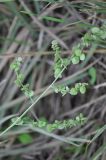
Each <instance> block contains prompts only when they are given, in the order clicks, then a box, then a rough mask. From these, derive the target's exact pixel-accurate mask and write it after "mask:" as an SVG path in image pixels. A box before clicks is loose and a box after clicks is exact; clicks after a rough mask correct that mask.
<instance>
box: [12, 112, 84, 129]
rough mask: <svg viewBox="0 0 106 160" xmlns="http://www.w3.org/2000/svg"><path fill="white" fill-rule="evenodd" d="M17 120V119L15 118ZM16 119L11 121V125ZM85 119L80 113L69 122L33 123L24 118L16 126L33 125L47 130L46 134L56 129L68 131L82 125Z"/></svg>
mask: <svg viewBox="0 0 106 160" xmlns="http://www.w3.org/2000/svg"><path fill="white" fill-rule="evenodd" d="M17 118H18V117H17ZM15 120H16V119H15V118H13V119H12V123H13V122H14V121H15ZM86 121H87V119H86V118H85V117H84V116H83V114H81V113H80V115H79V116H77V117H76V118H75V119H69V120H63V121H58V120H55V121H54V123H48V122H47V120H45V119H40V120H38V121H34V120H32V119H30V118H27V117H24V118H22V119H20V120H19V122H17V123H16V125H28V124H30V125H33V127H38V128H43V129H45V130H47V131H48V132H52V131H54V130H56V129H58V130H62V129H68V128H71V127H76V126H79V125H83V124H84V123H85V122H86Z"/></svg>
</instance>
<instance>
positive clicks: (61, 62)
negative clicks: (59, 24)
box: [52, 40, 70, 78]
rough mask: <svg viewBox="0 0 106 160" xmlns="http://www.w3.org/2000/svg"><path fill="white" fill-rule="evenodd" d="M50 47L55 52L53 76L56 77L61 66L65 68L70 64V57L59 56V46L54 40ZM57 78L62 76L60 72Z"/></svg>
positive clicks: (61, 68)
mask: <svg viewBox="0 0 106 160" xmlns="http://www.w3.org/2000/svg"><path fill="white" fill-rule="evenodd" d="M52 49H53V50H54V52H55V58H54V77H55V78H57V77H58V75H59V74H60V72H61V71H62V70H63V68H64V67H66V68H67V66H68V65H69V64H70V59H68V58H62V57H61V48H60V47H59V45H58V43H57V41H56V40H53V41H52ZM59 78H62V74H60V76H59Z"/></svg>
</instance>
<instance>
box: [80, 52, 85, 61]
mask: <svg viewBox="0 0 106 160" xmlns="http://www.w3.org/2000/svg"><path fill="white" fill-rule="evenodd" d="M80 60H81V61H84V60H85V54H84V53H82V54H81V56H80Z"/></svg>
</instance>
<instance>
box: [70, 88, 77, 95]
mask: <svg viewBox="0 0 106 160" xmlns="http://www.w3.org/2000/svg"><path fill="white" fill-rule="evenodd" d="M70 94H71V95H73V96H75V95H77V94H78V92H77V90H76V88H71V90H70Z"/></svg>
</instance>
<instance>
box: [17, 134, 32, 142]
mask: <svg viewBox="0 0 106 160" xmlns="http://www.w3.org/2000/svg"><path fill="white" fill-rule="evenodd" d="M18 140H19V141H20V142H21V143H22V144H28V143H31V142H32V141H33V139H32V137H31V136H30V134H27V133H24V134H21V135H19V136H18Z"/></svg>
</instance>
